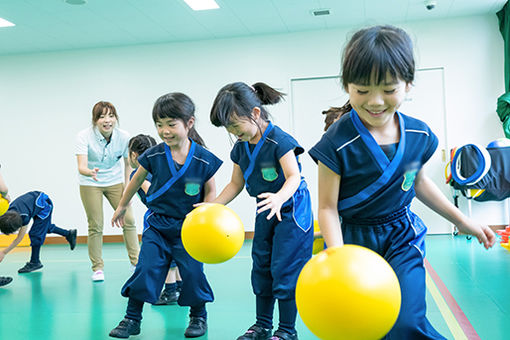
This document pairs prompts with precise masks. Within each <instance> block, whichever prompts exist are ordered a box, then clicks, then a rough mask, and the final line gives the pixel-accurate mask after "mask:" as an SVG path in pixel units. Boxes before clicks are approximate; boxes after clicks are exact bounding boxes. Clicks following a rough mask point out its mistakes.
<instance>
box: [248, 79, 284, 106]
mask: <svg viewBox="0 0 510 340" xmlns="http://www.w3.org/2000/svg"><path fill="white" fill-rule="evenodd" d="M252 87H253V90H254V91H255V94H256V95H257V97H258V98H259V99H260V102H261V103H262V105H273V104H277V103H279V102H280V100H282V99H283V96H284V95H285V93H283V92H280V91H278V90H275V89H273V88H272V87H271V86H269V85H267V84H265V83H261V82H259V83H255V84H253V85H252Z"/></svg>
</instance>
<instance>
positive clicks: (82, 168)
mask: <svg viewBox="0 0 510 340" xmlns="http://www.w3.org/2000/svg"><path fill="white" fill-rule="evenodd" d="M76 158H77V160H78V172H79V173H80V174H81V175H83V176H87V177H92V179H93V180H94V181H97V172H98V171H99V168H94V169H92V170H91V169H89V167H88V159H87V155H76Z"/></svg>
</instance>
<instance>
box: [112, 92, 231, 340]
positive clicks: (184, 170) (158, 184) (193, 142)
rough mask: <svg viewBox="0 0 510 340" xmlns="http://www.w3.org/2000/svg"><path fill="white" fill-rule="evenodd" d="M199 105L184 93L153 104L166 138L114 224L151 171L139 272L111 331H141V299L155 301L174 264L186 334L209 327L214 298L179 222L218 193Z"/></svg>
mask: <svg viewBox="0 0 510 340" xmlns="http://www.w3.org/2000/svg"><path fill="white" fill-rule="evenodd" d="M194 112H195V106H194V104H193V102H192V101H191V99H190V98H189V97H188V96H186V95H185V94H182V93H169V94H166V95H164V96H162V97H160V98H159V99H158V100H157V101H156V103H155V104H154V109H153V111H152V119H153V120H154V123H155V124H156V128H157V130H158V135H159V137H160V138H161V139H162V140H163V143H161V144H159V145H157V146H155V147H152V148H150V149H148V150H147V151H146V152H144V153H143V154H142V155H141V156H139V157H138V162H139V167H138V170H136V173H135V175H134V176H133V178H132V179H131V181H130V182H129V184H128V186H127V188H126V191H125V192H124V194H123V195H122V199H121V201H120V203H119V206H118V208H117V210H115V214H114V215H113V218H112V224H113V225H116V226H122V224H123V222H124V215H125V213H126V210H127V207H128V204H129V201H130V200H131V198H132V197H133V195H134V194H135V192H136V191H137V190H138V189H139V188H140V186H141V185H142V184H143V183H144V181H145V179H146V178H147V175H148V174H149V173H150V174H151V175H152V179H151V186H150V188H149V190H148V192H147V207H148V208H149V210H148V212H147V213H146V218H145V221H146V223H147V225H148V228H146V229H145V231H144V233H143V236H142V248H141V251H140V257H139V261H138V264H137V266H136V269H135V272H134V273H133V275H132V276H131V277H130V278H129V280H128V281H127V282H126V283H125V284H124V287H122V295H123V296H125V297H128V298H129V300H128V306H127V311H126V315H125V318H124V319H123V320H122V321H121V322H120V323H119V325H118V326H117V327H116V328H114V329H113V330H112V331H111V332H110V336H112V337H116V338H127V337H129V336H130V335H136V334H139V333H140V323H141V320H142V309H143V303H144V302H149V303H155V302H156V301H157V300H158V296H159V293H160V292H161V288H162V286H163V283H164V282H165V277H166V275H167V272H168V268H169V266H170V262H171V261H172V260H175V262H176V263H177V265H178V266H179V268H180V269H181V275H182V280H183V286H182V287H183V288H182V291H181V294H180V296H179V300H178V303H179V305H181V306H190V307H191V309H190V322H189V326H188V328H187V329H186V331H185V333H184V336H185V337H188V338H192V337H198V336H201V335H203V334H205V332H206V330H207V312H206V308H205V303H206V302H212V301H213V300H214V297H213V292H212V290H211V287H210V286H209V283H208V282H207V279H206V277H205V274H204V271H203V264H202V263H200V262H198V261H196V260H194V259H193V258H191V256H190V255H189V254H188V253H187V252H186V250H185V249H184V247H183V245H182V240H181V227H182V223H183V221H184V218H185V217H186V214H188V213H189V212H190V211H191V210H193V205H194V204H197V203H200V202H203V201H206V202H207V201H211V200H212V199H213V198H214V197H216V188H215V183H214V177H213V175H214V174H215V173H216V171H217V170H218V168H219V167H220V165H221V163H222V162H221V160H219V159H218V158H217V157H216V156H214V155H213V154H212V153H211V152H209V151H207V150H206V149H205V148H204V147H203V146H202V145H203V141H202V139H201V138H200V136H199V135H198V133H197V132H196V131H195V129H194V127H193V125H194V123H195V116H194Z"/></svg>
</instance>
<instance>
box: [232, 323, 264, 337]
mask: <svg viewBox="0 0 510 340" xmlns="http://www.w3.org/2000/svg"><path fill="white" fill-rule="evenodd" d="M270 338H271V329H270V328H263V327H260V326H257V325H253V326H251V327H250V328H248V330H247V331H246V333H244V334H243V335H241V336H240V337H238V338H237V340H268V339H270Z"/></svg>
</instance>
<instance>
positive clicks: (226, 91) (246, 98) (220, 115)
mask: <svg viewBox="0 0 510 340" xmlns="http://www.w3.org/2000/svg"><path fill="white" fill-rule="evenodd" d="M284 95H285V94H284V93H282V92H280V91H277V90H275V89H273V88H272V87H271V86H269V85H267V84H265V83H260V82H259V83H255V84H253V86H250V85H247V84H245V83H242V82H237V83H231V84H228V85H225V86H223V88H221V90H219V91H218V94H217V95H216V98H215V99H214V103H213V106H212V108H211V116H210V118H211V123H213V125H215V126H227V125H228V124H230V120H231V118H232V116H233V115H235V116H238V117H245V118H251V113H252V111H253V108H254V107H258V108H260V117H261V118H262V119H263V120H265V121H267V120H269V113H268V112H267V110H266V109H265V108H264V106H263V105H272V104H276V103H278V102H280V100H281V99H282V98H283V96H284Z"/></svg>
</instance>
